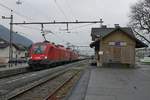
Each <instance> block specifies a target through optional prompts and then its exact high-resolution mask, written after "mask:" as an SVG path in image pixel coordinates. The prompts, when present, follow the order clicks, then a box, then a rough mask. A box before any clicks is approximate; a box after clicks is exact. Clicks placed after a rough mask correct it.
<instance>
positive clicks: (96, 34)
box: [91, 27, 147, 48]
mask: <svg viewBox="0 0 150 100" xmlns="http://www.w3.org/2000/svg"><path fill="white" fill-rule="evenodd" d="M117 30H120V31H123V32H124V33H126V34H127V35H128V36H129V37H131V38H132V39H134V40H135V41H136V48H141V47H147V45H146V44H145V43H143V42H142V41H140V40H139V39H137V38H136V37H135V35H134V33H133V31H132V29H131V28H129V27H117V28H92V30H91V36H92V40H93V41H94V42H93V43H91V47H92V46H93V45H94V44H95V42H98V41H99V40H96V38H100V37H102V38H104V37H106V36H108V35H109V34H111V33H112V32H114V31H117ZM95 40H96V41H95Z"/></svg>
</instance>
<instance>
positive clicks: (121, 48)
mask: <svg viewBox="0 0 150 100" xmlns="http://www.w3.org/2000/svg"><path fill="white" fill-rule="evenodd" d="M91 36H92V41H93V42H92V43H91V44H90V47H92V48H93V47H94V48H95V58H96V60H97V66H105V65H106V66H112V65H114V64H115V65H120V64H121V65H125V66H126V65H129V66H134V65H135V55H136V54H135V48H143V47H147V45H146V44H145V43H143V42H142V41H140V40H138V39H137V38H136V37H135V35H134V33H133V31H132V29H131V28H130V27H120V26H119V25H118V24H116V25H115V27H114V28H107V26H102V27H101V28H92V30H91Z"/></svg>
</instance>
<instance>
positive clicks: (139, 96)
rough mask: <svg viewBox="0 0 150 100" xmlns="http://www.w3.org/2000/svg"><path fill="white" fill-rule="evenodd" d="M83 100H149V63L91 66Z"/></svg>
mask: <svg viewBox="0 0 150 100" xmlns="http://www.w3.org/2000/svg"><path fill="white" fill-rule="evenodd" d="M84 100H150V65H147V66H146V67H145V66H144V67H142V65H141V68H137V69H131V68H129V69H128V68H126V69H121V68H97V67H94V68H92V70H91V76H90V80H89V84H88V88H87V92H86V96H85V99H84Z"/></svg>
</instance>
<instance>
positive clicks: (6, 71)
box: [0, 63, 28, 78]
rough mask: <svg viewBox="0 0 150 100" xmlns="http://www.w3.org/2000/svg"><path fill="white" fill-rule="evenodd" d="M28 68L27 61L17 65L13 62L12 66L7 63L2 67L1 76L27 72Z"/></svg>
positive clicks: (0, 68) (0, 69)
mask: <svg viewBox="0 0 150 100" xmlns="http://www.w3.org/2000/svg"><path fill="white" fill-rule="evenodd" d="M27 68H28V64H26V63H23V64H17V65H15V64H12V66H11V67H10V66H9V65H8V64H6V65H5V66H1V67H0V78H3V77H8V76H11V75H15V74H19V73H24V72H27Z"/></svg>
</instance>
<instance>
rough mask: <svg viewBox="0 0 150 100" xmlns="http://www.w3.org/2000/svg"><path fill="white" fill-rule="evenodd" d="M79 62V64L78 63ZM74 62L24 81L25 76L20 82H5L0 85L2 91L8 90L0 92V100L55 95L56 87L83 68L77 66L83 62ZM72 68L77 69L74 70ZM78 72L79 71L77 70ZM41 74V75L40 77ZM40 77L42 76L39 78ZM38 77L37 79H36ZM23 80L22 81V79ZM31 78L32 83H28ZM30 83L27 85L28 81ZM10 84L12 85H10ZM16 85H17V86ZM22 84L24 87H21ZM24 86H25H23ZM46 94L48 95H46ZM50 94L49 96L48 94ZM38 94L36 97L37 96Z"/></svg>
mask: <svg viewBox="0 0 150 100" xmlns="http://www.w3.org/2000/svg"><path fill="white" fill-rule="evenodd" d="M80 62H81V63H80ZM80 62H76V63H74V64H68V65H65V67H63V66H62V67H60V68H54V69H53V70H51V71H45V72H44V71H41V72H38V76H36V74H35V73H34V74H33V73H32V74H31V75H30V76H29V77H28V78H27V79H25V76H24V77H22V80H24V82H22V81H21V80H19V79H18V80H17V79H15V80H12V81H9V82H7V83H8V84H2V85H1V84H0V89H1V87H3V88H2V90H9V91H5V92H4V93H2V92H1V90H0V100H8V99H9V100H43V99H46V97H47V98H48V97H49V96H50V94H51V93H52V94H53V93H55V92H54V91H55V90H57V91H58V89H59V88H58V87H62V86H61V84H66V82H65V81H66V80H68V81H69V80H71V79H70V78H71V77H72V78H73V76H74V75H76V74H75V73H77V72H80V71H81V70H82V69H83V68H81V69H80V68H79V67H78V66H83V62H85V61H80ZM74 67H77V69H76V68H75V69H76V70H75V69H74ZM78 68H79V69H80V71H79V69H78ZM42 74H43V75H42ZM41 75H42V76H41ZM37 77H38V78H37ZM23 78H24V79H23ZM29 78H31V79H32V80H33V81H30V79H29ZM26 80H28V81H30V83H28V81H26ZM11 82H12V83H11ZM17 84H18V85H17ZM23 84H24V85H23ZM25 84H26V85H25ZM11 85H12V86H17V87H10V88H9V87H7V86H11ZM47 93H48V94H47ZM49 93H50V94H49ZM37 94H38V95H37Z"/></svg>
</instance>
